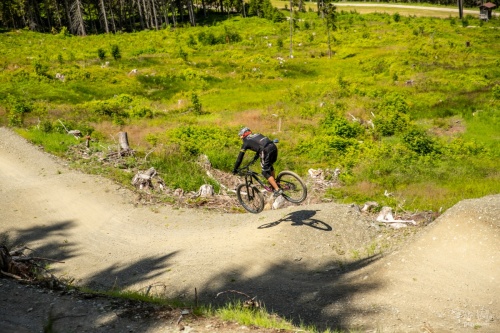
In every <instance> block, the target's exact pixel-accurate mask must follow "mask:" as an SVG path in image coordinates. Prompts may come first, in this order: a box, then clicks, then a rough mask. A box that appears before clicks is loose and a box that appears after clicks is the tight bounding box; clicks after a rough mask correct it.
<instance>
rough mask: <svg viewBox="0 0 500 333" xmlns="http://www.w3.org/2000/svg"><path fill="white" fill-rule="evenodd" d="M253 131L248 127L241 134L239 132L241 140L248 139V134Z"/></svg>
mask: <svg viewBox="0 0 500 333" xmlns="http://www.w3.org/2000/svg"><path fill="white" fill-rule="evenodd" d="M251 132H252V131H251V130H250V128H248V127H243V128H242V129H241V130H240V131H239V132H238V136H239V137H240V138H244V137H246V136H247V135H248V134H250V133H251Z"/></svg>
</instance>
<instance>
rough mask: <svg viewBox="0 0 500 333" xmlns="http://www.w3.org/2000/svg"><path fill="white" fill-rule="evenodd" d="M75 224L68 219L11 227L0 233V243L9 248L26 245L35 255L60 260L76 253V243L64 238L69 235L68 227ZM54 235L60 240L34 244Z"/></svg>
mask: <svg viewBox="0 0 500 333" xmlns="http://www.w3.org/2000/svg"><path fill="white" fill-rule="evenodd" d="M75 225H76V224H75V222H74V221H71V220H69V221H60V222H54V223H51V224H50V225H40V226H35V227H32V228H26V229H13V230H10V231H9V232H3V233H0V244H5V245H6V246H7V247H8V248H9V250H12V248H13V247H16V248H20V247H24V246H26V247H27V248H28V249H29V250H28V251H32V252H33V253H34V254H36V256H39V257H44V258H47V259H52V260H58V261H62V260H65V259H69V258H72V257H75V256H77V255H78V252H77V249H76V245H75V244H73V243H70V242H68V241H67V239H66V237H69V229H71V228H73V227H75ZM13 235H14V236H13ZM54 236H57V237H58V238H59V239H61V241H52V242H50V243H49V242H44V243H43V245H40V246H35V245H34V244H36V243H37V242H40V241H42V240H44V239H47V238H48V237H54Z"/></svg>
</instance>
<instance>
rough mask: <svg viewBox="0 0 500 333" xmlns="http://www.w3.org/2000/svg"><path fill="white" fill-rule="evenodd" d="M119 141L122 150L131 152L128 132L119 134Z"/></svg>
mask: <svg viewBox="0 0 500 333" xmlns="http://www.w3.org/2000/svg"><path fill="white" fill-rule="evenodd" d="M118 141H119V142H120V148H121V149H123V150H130V146H129V144H128V135H127V132H120V133H118Z"/></svg>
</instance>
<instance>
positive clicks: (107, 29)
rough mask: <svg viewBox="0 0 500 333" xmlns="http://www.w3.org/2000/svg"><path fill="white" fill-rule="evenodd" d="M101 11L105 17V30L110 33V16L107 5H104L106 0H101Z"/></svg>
mask: <svg viewBox="0 0 500 333" xmlns="http://www.w3.org/2000/svg"><path fill="white" fill-rule="evenodd" d="M101 11H102V17H103V19H104V30H105V31H106V33H107V34H109V27H108V18H107V17H106V7H104V0H101Z"/></svg>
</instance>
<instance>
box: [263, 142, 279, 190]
mask: <svg viewBox="0 0 500 333" xmlns="http://www.w3.org/2000/svg"><path fill="white" fill-rule="evenodd" d="M260 158H261V160H260V162H261V166H262V174H263V175H264V177H266V179H267V181H268V182H269V184H271V186H272V187H273V189H274V190H275V191H278V190H279V187H278V184H277V183H276V179H275V172H274V166H273V164H274V162H276V159H277V158H278V149H277V148H276V146H274V145H273V146H272V147H270V149H269V151H267V150H263V151H262V152H261V155H260Z"/></svg>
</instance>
